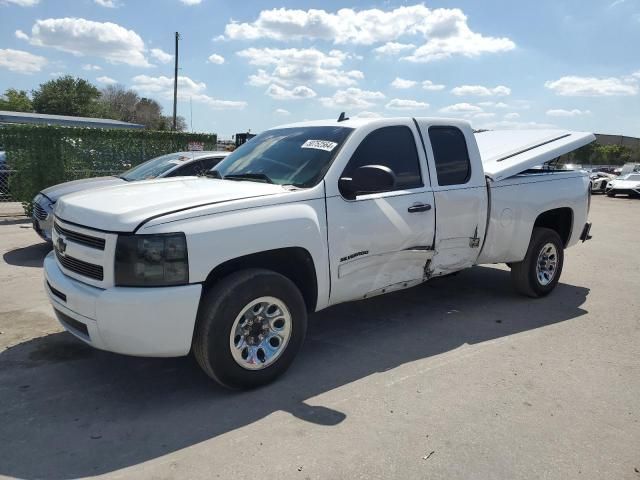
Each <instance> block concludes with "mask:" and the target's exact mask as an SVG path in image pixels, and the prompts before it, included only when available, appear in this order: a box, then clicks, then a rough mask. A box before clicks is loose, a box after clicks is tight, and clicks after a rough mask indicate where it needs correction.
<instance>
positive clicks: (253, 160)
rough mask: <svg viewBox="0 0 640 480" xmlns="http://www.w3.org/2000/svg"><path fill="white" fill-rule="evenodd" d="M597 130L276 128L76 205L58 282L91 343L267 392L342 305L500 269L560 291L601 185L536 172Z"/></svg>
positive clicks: (57, 302) (447, 123)
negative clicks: (194, 366)
mask: <svg viewBox="0 0 640 480" xmlns="http://www.w3.org/2000/svg"><path fill="white" fill-rule="evenodd" d="M594 140H595V137H594V135H592V134H590V133H582V132H567V131H557V130H535V131H503V132H500V131H486V132H482V133H476V134H475V135H474V132H473V130H472V128H471V125H470V124H469V123H468V122H465V121H461V120H451V119H438V118H415V119H414V118H410V117H401V118H385V119H362V118H354V119H346V118H344V114H343V115H341V116H340V118H339V119H338V121H335V120H323V121H316V122H304V123H298V124H293V125H286V126H283V127H279V128H275V129H272V130H267V131H266V132H263V133H261V134H260V135H258V136H257V137H255V138H254V139H252V140H251V141H249V142H247V143H246V144H244V145H242V146H241V147H239V148H238V149H237V150H235V151H234V152H233V153H232V154H231V155H230V156H229V157H227V158H226V159H225V160H223V161H222V162H221V163H220V164H219V165H218V166H217V167H216V168H215V169H213V170H212V171H211V174H210V175H208V176H207V177H208V178H189V179H184V180H182V181H179V179H161V180H154V181H150V182H138V183H137V184H129V185H124V186H118V187H107V188H100V189H96V190H91V191H87V192H80V193H76V194H73V195H67V196H65V197H63V198H62V199H61V200H60V202H58V204H57V205H56V209H55V225H56V227H55V229H54V231H53V245H54V251H53V252H51V253H49V255H48V256H47V257H46V258H45V260H44V274H45V282H44V284H45V290H46V292H47V295H48V296H49V299H50V301H51V304H52V305H53V308H54V310H55V313H56V315H57V317H58V319H59V321H60V323H61V324H62V325H63V326H64V328H65V329H67V330H68V331H69V332H71V333H72V334H73V335H75V336H76V337H78V338H79V339H81V340H82V341H84V342H86V343H88V344H89V345H92V346H94V347H96V348H100V349H104V350H108V351H111V352H117V353H123V354H129V355H137V356H152V357H153V356H156V357H172V356H182V355H187V354H188V353H189V352H190V351H193V353H194V355H195V357H196V359H197V361H198V363H199V364H200V366H201V367H202V368H203V370H204V371H205V372H206V373H207V374H208V375H209V376H211V377H212V378H213V379H215V380H217V381H218V382H220V383H221V384H223V385H226V386H229V387H234V388H251V387H256V386H259V385H262V384H265V383H268V382H270V381H272V380H273V379H275V378H276V377H277V376H278V375H280V374H281V373H283V372H284V371H285V370H286V369H287V367H288V366H289V365H290V364H291V362H292V361H293V359H294V357H295V356H296V354H297V352H298V350H299V349H300V347H301V346H302V344H303V340H304V337H305V331H306V325H307V313H310V312H315V311H319V310H322V309H324V308H327V307H329V306H331V305H336V304H339V303H342V302H349V301H352V300H358V299H363V298H369V297H373V296H376V295H382V294H385V293H389V292H394V291H397V290H402V289H405V288H409V287H412V286H414V285H418V284H420V283H422V282H426V281H428V280H430V279H432V278H434V277H438V276H444V275H448V274H451V273H454V272H457V271H460V270H463V269H465V268H469V267H472V266H473V265H478V264H493V263H507V264H508V265H509V266H510V267H511V276H512V279H513V283H514V286H515V289H516V290H517V291H519V292H521V293H523V294H525V295H528V296H530V297H541V296H544V295H547V294H549V293H550V292H551V291H552V290H553V289H554V288H555V286H556V284H557V283H558V280H559V279H560V274H561V272H562V265H563V256H564V251H565V249H566V248H568V247H570V246H572V245H575V244H576V243H578V242H579V241H580V240H582V241H584V240H588V239H589V238H590V235H589V229H590V227H591V225H590V224H589V223H588V222H587V215H588V210H589V201H590V197H589V195H590V194H589V188H588V187H589V177H588V176H587V174H586V172H581V171H565V170H557V171H530V169H531V167H533V166H535V165H541V164H544V163H545V162H548V161H550V160H552V159H554V158H557V157H558V156H560V155H563V154H565V153H568V152H571V151H573V150H575V149H577V148H579V147H581V146H583V145H585V144H588V143H590V142H592V141H594ZM210 177H213V178H210ZM132 199H133V201H132ZM564 294H565V295H566V293H564ZM523 308H526V306H523ZM309 373H310V374H311V375H312V374H313V372H309Z"/></svg>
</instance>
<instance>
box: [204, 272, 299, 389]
mask: <svg viewBox="0 0 640 480" xmlns="http://www.w3.org/2000/svg"><path fill="white" fill-rule="evenodd" d="M265 296H271V297H276V298H277V299H279V300H280V301H282V302H283V303H284V304H285V305H286V307H287V308H288V309H289V312H290V313H291V319H292V329H291V336H290V338H289V342H288V344H287V345H286V346H285V349H284V350H283V351H282V353H281V354H280V356H279V357H278V358H276V359H275V361H274V363H272V364H271V365H268V366H267V367H265V368H263V369H261V370H247V369H245V368H243V367H242V366H240V365H239V364H238V363H237V362H236V361H235V360H234V358H233V356H232V354H231V347H230V345H229V338H230V334H231V328H232V326H233V323H234V321H235V319H236V317H237V316H238V315H239V314H240V313H241V311H242V309H243V307H245V306H246V305H248V304H249V303H250V302H251V301H253V300H255V299H257V298H260V297H265ZM306 331H307V310H306V306H305V303H304V299H303V297H302V294H301V293H300V290H298V288H297V287H296V286H295V284H294V283H293V282H292V281H291V280H289V279H288V278H287V277H285V276H283V275H280V274H279V273H276V272H273V271H270V270H263V269H248V270H241V271H239V272H235V273H232V274H231V275H229V276H227V277H225V278H223V279H222V280H221V281H219V282H217V283H216V284H215V285H213V286H212V287H211V288H209V289H208V290H207V291H205V292H204V293H203V296H202V299H201V301H200V308H199V310H198V319H197V321H196V328H195V332H194V335H193V343H192V351H193V354H194V356H195V358H196V360H197V361H198V364H199V365H200V367H201V368H202V369H203V370H204V371H205V373H206V374H207V375H209V377H211V378H212V379H214V380H215V381H217V382H218V383H220V384H221V385H223V386H225V387H228V388H234V389H249V388H255V387H259V386H261V385H265V384H267V383H269V382H272V381H273V380H275V379H276V377H278V376H279V375H282V374H283V373H284V372H285V371H286V370H287V368H289V366H290V365H291V363H292V362H293V359H294V358H295V356H296V355H297V353H298V351H299V350H300V347H301V346H302V342H303V341H304V337H305V335H306Z"/></svg>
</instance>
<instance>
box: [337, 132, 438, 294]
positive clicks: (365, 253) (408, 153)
mask: <svg viewBox="0 0 640 480" xmlns="http://www.w3.org/2000/svg"><path fill="white" fill-rule="evenodd" d="M371 128H372V130H371V131H365V132H362V135H363V137H364V138H362V139H361V140H358V143H357V147H356V148H355V150H354V151H353V153H351V154H350V156H349V160H348V162H347V163H346V167H345V168H344V169H341V173H340V176H341V177H342V176H350V173H351V172H353V170H354V169H356V168H358V167H361V166H364V165H384V166H387V167H389V168H390V169H391V170H393V171H394V173H395V174H396V178H397V182H396V186H395V188H394V189H393V190H392V191H388V192H383V193H373V194H366V195H359V196H357V197H356V198H355V199H354V200H348V199H346V198H344V197H343V196H341V195H340V194H339V191H338V189H337V188H336V187H337V178H333V179H331V180H328V181H331V182H333V183H334V184H333V185H327V191H328V194H327V223H328V237H329V238H328V240H329V254H330V266H331V280H332V281H331V296H330V302H331V303H332V304H335V303H340V302H344V301H348V300H354V299H358V298H363V297H367V296H373V295H376V294H380V293H386V292H388V291H391V290H395V289H400V288H406V287H407V286H410V285H413V284H415V283H419V282H421V281H422V280H423V277H424V269H425V265H426V264H427V261H428V260H429V259H430V258H431V255H432V252H431V246H432V244H433V237H434V226H435V222H434V209H433V193H432V191H431V187H430V185H429V175H428V173H427V167H426V162H425V157H424V152H423V149H422V148H417V145H418V144H419V143H418V142H420V138H419V135H418V132H417V130H416V127H415V125H414V124H413V122H412V121H411V120H407V121H406V122H404V123H403V122H398V124H397V125H392V126H382V127H371ZM358 133H361V132H360V131H359V132H358ZM353 140H354V141H356V139H353ZM333 192H336V193H337V194H333Z"/></svg>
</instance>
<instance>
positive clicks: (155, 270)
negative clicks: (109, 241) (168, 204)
mask: <svg viewBox="0 0 640 480" xmlns="http://www.w3.org/2000/svg"><path fill="white" fill-rule="evenodd" d="M115 280H116V285H117V286H120V287H159V286H175V285H185V284H187V283H189V259H188V255H187V239H186V238H185V236H184V233H167V234H156V235H120V236H118V244H117V246H116V264H115Z"/></svg>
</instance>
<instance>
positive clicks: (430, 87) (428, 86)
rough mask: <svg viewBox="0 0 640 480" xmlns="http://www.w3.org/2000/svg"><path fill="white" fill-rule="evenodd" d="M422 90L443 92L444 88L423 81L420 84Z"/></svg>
mask: <svg viewBox="0 0 640 480" xmlns="http://www.w3.org/2000/svg"><path fill="white" fill-rule="evenodd" d="M422 88H424V89H425V90H429V91H432V92H437V91H439V90H444V89H445V88H446V87H445V86H444V85H441V84H438V83H433V82H432V81H431V80H425V81H424V82H422Z"/></svg>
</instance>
